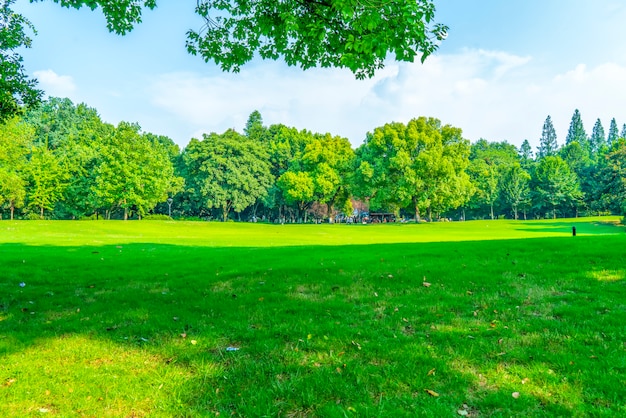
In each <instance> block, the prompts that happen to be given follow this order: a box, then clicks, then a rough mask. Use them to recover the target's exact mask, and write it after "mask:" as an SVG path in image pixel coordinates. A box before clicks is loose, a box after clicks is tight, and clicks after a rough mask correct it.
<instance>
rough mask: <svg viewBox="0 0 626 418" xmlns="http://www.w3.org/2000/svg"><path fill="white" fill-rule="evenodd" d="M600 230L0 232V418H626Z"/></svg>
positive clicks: (610, 275)
mask: <svg viewBox="0 0 626 418" xmlns="http://www.w3.org/2000/svg"><path fill="white" fill-rule="evenodd" d="M616 220H617V218H593V219H591V218H589V219H576V220H571V219H570V220H551V221H532V222H531V221H529V222H523V221H519V222H513V221H475V222H465V223H458V222H455V223H437V224H435V223H433V224H420V225H282V226H281V225H261V224H235V223H227V224H222V223H185V222H156V221H155V222H150V221H142V222H136V221H135V222H121V221H119V222H118V221H104V222H94V221H89V222H87V221H84V222H79V221H77V222H64V221H57V222H43V221H42V222H32V221H22V222H9V221H1V222H0V274H1V276H0V277H1V279H0V416H2V417H24V416H42V415H43V416H63V417H71V416H93V417H102V416H110V417H141V416H146V417H148V416H149V417H161V416H163V417H169V416H190V417H192V416H242V417H260V416H268V417H275V416H284V417H307V416H323V417H344V416H347V417H352V416H354V417H387V416H388V417H403V416H407V417H414V416H433V417H446V416H450V417H452V416H470V417H478V416H481V417H482V416H484V417H492V416H496V417H497V416H502V417H508V416H524V417H527V416H581V417H582V416H607V417H608V416H610V417H615V416H626V246H625V244H626V233H625V230H624V228H623V227H621V226H618V225H616V222H615V221H616ZM572 226H576V228H577V232H578V235H577V236H576V237H572V233H571V228H572Z"/></svg>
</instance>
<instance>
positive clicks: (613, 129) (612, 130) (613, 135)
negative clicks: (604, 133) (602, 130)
mask: <svg viewBox="0 0 626 418" xmlns="http://www.w3.org/2000/svg"><path fill="white" fill-rule="evenodd" d="M625 126H626V125H625ZM617 138H619V132H618V130H617V122H616V121H615V118H613V119H611V126H610V127H609V137H608V138H607V143H608V146H609V147H610V146H611V145H613V143H614V142H615V141H617Z"/></svg>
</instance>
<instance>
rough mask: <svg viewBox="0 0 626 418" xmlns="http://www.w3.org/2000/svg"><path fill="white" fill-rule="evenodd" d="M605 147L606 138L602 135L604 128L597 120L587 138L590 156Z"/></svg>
mask: <svg viewBox="0 0 626 418" xmlns="http://www.w3.org/2000/svg"><path fill="white" fill-rule="evenodd" d="M605 145H606V136H605V135H604V127H603V126H602V122H601V121H600V119H599V118H598V120H596V124H595V125H593V131H591V138H589V149H590V151H591V155H595V154H596V153H597V152H598V151H599V150H600V149H602V148H603V147H604V146H605Z"/></svg>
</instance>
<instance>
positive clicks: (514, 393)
mask: <svg viewBox="0 0 626 418" xmlns="http://www.w3.org/2000/svg"><path fill="white" fill-rule="evenodd" d="M511 396H512V397H514V398H515V399H517V398H519V392H513V393H512V394H511Z"/></svg>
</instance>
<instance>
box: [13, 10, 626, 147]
mask: <svg viewBox="0 0 626 418" xmlns="http://www.w3.org/2000/svg"><path fill="white" fill-rule="evenodd" d="M158 4H159V6H158V8H157V9H156V10H155V11H146V12H145V14H144V19H143V20H144V22H143V23H142V24H141V25H139V26H137V28H136V29H135V30H134V31H133V32H131V33H130V34H128V35H126V36H123V37H120V36H117V35H114V34H110V33H109V32H108V31H107V30H106V27H105V20H104V17H103V16H102V14H101V13H100V12H99V11H95V12H91V11H90V10H88V9H85V10H80V11H76V10H69V9H63V8H61V7H60V6H58V5H56V4H54V3H52V2H51V1H45V2H43V3H35V4H30V3H29V1H28V0H17V1H16V4H15V8H16V9H17V10H18V11H20V12H22V13H23V14H24V15H25V16H26V17H27V18H28V19H30V20H31V22H32V23H33V24H34V25H35V27H36V29H37V32H38V34H37V36H35V37H34V42H33V47H32V48H31V49H29V50H26V51H24V53H23V55H24V64H25V66H26V68H27V71H28V72H29V73H30V74H31V75H33V76H35V77H37V78H38V79H39V81H40V87H41V88H43V89H44V90H45V91H46V92H47V93H48V94H49V95H51V96H60V97H69V98H70V99H72V100H73V101H74V102H75V103H80V102H84V103H86V104H88V105H89V106H91V107H94V108H96V109H97V110H98V112H99V113H100V115H101V116H102V118H103V119H104V120H105V121H107V122H110V123H114V124H116V123H118V122H120V121H122V120H125V121H130V122H138V123H139V124H140V125H141V126H142V128H143V129H144V130H145V131H148V132H153V133H155V134H162V135H167V136H169V137H171V138H172V139H174V141H176V142H177V143H178V144H179V145H180V146H181V147H184V146H185V145H186V144H187V143H188V142H189V140H190V139H191V138H192V137H196V138H200V137H201V134H202V133H209V132H223V131H225V130H226V129H228V128H235V129H237V130H238V131H242V130H243V126H244V124H245V122H246V120H247V118H248V115H249V114H250V113H251V112H252V111H254V110H255V109H256V110H259V111H260V112H261V114H262V116H263V120H264V123H265V124H266V125H270V124H274V123H283V124H286V125H288V126H295V127H297V128H299V129H309V130H311V131H314V132H321V133H324V132H330V133H332V134H336V135H341V136H344V137H347V138H349V139H350V141H351V142H352V144H353V145H354V146H355V147H356V146H358V145H360V144H361V143H362V142H363V139H364V138H365V135H366V133H367V132H368V131H372V130H373V129H374V128H376V127H377V126H381V125H383V124H385V123H387V122H392V121H398V122H406V121H408V120H410V119H411V118H414V117H418V116H432V117H436V118H438V119H440V120H441V121H442V122H443V123H444V124H451V125H454V126H457V127H460V128H462V129H463V132H464V136H465V137H466V138H468V139H470V140H471V141H476V140H478V139H479V138H485V139H487V140H488V141H502V140H506V141H508V142H510V143H512V144H515V145H516V146H519V145H520V144H521V143H522V141H523V140H524V139H528V140H529V141H530V143H531V144H532V145H533V147H536V146H537V145H538V140H539V137H540V136H541V128H542V125H543V122H544V120H545V118H546V116H548V115H551V117H552V119H553V122H554V125H555V128H556V131H557V136H558V141H559V143H563V142H564V140H565V135H566V133H567V129H568V127H569V123H570V120H571V116H572V114H573V112H574V110H575V109H576V108H578V109H579V110H580V112H581V114H582V117H583V122H584V124H585V128H586V130H587V132H588V133H591V129H592V127H593V124H594V123H595V121H596V119H598V118H600V119H601V121H602V123H603V125H604V128H605V130H606V131H608V126H609V123H610V120H611V119H612V118H615V119H616V120H617V123H618V125H619V127H620V130H621V127H622V125H623V124H624V123H626V106H625V105H624V98H626V43H625V42H623V38H624V34H623V22H626V2H623V1H619V0H594V1H593V2H592V1H590V0H587V1H584V0H568V1H564V0H439V1H435V4H436V6H437V15H436V16H437V21H438V22H441V23H445V24H447V25H448V26H449V27H450V32H449V36H448V38H447V39H446V40H445V41H444V42H443V44H442V45H441V47H440V49H439V51H438V52H437V53H436V54H435V55H434V56H431V57H430V58H428V60H427V61H426V63H425V64H423V65H422V64H420V63H396V62H393V61H389V63H388V65H387V66H386V68H385V69H384V70H382V71H380V72H379V73H378V74H377V75H376V76H375V77H374V78H372V79H369V80H365V81H358V80H355V79H354V77H353V76H352V74H351V73H350V72H349V71H347V70H342V69H313V70H307V71H302V70H300V69H298V68H293V67H287V66H286V65H284V64H283V63H281V62H273V61H261V60H258V61H254V62H252V63H250V64H248V65H247V66H245V67H244V68H243V69H242V71H241V72H240V73H239V74H228V73H223V72H221V71H220V70H219V68H217V67H216V66H215V64H213V63H211V62H209V63H205V62H204V61H203V60H202V59H201V58H199V57H193V56H190V55H188V54H187V52H186V50H185V33H186V31H187V30H188V29H190V28H194V29H197V28H199V27H200V26H201V25H202V21H201V20H199V18H198V17H197V16H195V15H194V13H193V8H194V6H195V4H196V2H195V1H194V0H176V1H173V0H169V1H165V0H161V1H160V2H158Z"/></svg>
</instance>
